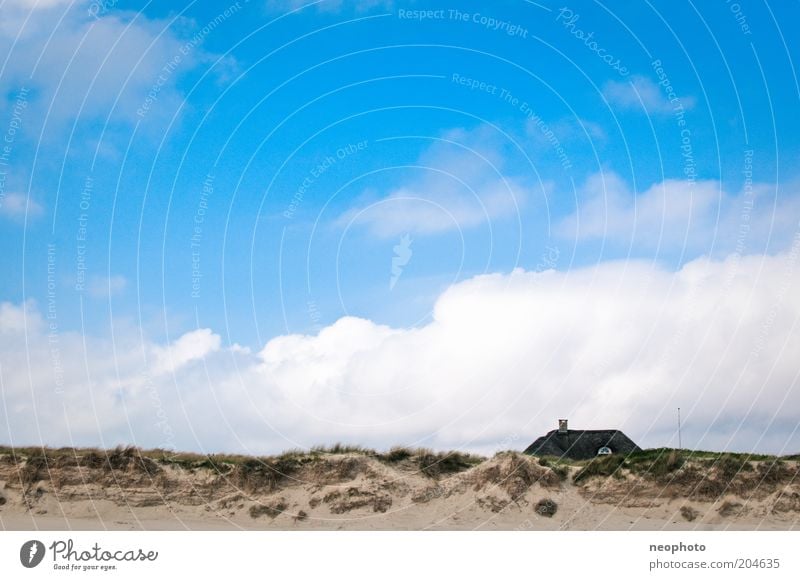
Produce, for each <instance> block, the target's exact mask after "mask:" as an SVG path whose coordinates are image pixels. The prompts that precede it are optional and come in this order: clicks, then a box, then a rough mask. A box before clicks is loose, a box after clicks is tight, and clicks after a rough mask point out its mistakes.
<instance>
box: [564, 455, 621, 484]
mask: <svg viewBox="0 0 800 580" xmlns="http://www.w3.org/2000/svg"><path fill="white" fill-rule="evenodd" d="M624 463H625V456H624V455H604V456H600V457H596V458H595V459H591V460H589V462H588V463H587V464H586V465H584V466H583V467H582V468H581V469H580V471H578V473H576V474H575V475H574V476H573V478H572V481H573V482H575V483H581V482H582V481H584V480H586V479H589V478H590V477H597V476H602V477H608V476H610V475H614V476H619V475H620V470H621V469H622V466H623V464H624Z"/></svg>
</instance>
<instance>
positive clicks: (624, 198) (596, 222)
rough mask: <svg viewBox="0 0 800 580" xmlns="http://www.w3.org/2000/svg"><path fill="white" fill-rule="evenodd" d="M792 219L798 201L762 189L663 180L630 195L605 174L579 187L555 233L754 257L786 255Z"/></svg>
mask: <svg viewBox="0 0 800 580" xmlns="http://www.w3.org/2000/svg"><path fill="white" fill-rule="evenodd" d="M799 215H800V197H798V196H797V195H795V194H791V193H788V192H787V191H785V190H784V188H777V187H775V186H769V185H766V184H755V185H753V186H752V188H750V189H747V190H744V189H743V190H742V191H741V192H738V193H735V194H734V193H729V192H726V191H725V190H724V189H723V187H722V184H720V183H719V182H718V181H696V182H689V181H681V180H675V179H668V180H665V181H663V182H661V183H656V184H653V185H650V186H648V187H647V188H646V189H644V190H643V191H641V192H636V193H635V192H633V191H632V190H631V189H630V187H629V186H628V185H627V184H626V183H625V181H624V180H623V179H622V178H621V177H619V176H618V175H617V174H615V173H613V172H605V173H597V174H594V175H592V176H590V177H589V178H588V179H587V180H586V182H585V183H584V184H583V185H582V187H581V188H580V190H579V192H578V209H577V211H576V212H575V213H573V214H572V215H570V216H567V217H566V218H564V219H563V220H562V221H561V222H560V223H559V224H558V225H557V228H556V232H557V233H558V235H560V236H561V237H564V238H568V239H574V240H578V241H585V240H603V241H606V242H609V243H613V244H618V245H621V246H624V247H628V248H637V249H646V250H648V251H649V250H653V249H665V250H675V249H679V250H680V249H684V250H688V251H689V252H690V253H691V254H697V253H702V252H711V251H712V250H713V251H714V253H715V254H717V255H720V254H721V255H725V254H728V253H731V252H737V253H756V252H763V251H768V250H770V249H772V248H776V247H777V248H785V247H786V246H787V244H788V243H789V242H790V241H791V237H792V235H793V234H794V232H795V231H796V229H797V225H798V224H797V216H799Z"/></svg>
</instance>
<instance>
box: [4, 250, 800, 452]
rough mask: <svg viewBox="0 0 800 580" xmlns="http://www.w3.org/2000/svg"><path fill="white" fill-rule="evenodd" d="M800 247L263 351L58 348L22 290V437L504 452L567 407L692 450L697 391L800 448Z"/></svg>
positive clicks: (14, 368)
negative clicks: (679, 420) (679, 417)
mask: <svg viewBox="0 0 800 580" xmlns="http://www.w3.org/2000/svg"><path fill="white" fill-rule="evenodd" d="M799 254H800V237H798V238H797V239H796V240H795V243H794V245H793V246H792V249H791V251H789V252H785V253H782V254H779V255H776V256H749V257H739V256H732V257H730V258H728V259H725V260H711V259H708V258H703V259H698V260H695V261H692V262H690V263H688V264H686V265H684V266H683V267H682V268H681V269H680V270H678V271H670V270H665V269H663V268H660V267H659V266H657V265H655V264H653V263H649V262H644V261H626V262H618V263H614V262H606V263H602V264H599V265H596V266H593V267H590V268H583V269H576V270H572V271H568V272H558V271H553V270H549V271H544V272H529V271H523V270H515V271H514V272H512V273H510V274H493V275H484V276H478V277H475V278H472V279H470V280H467V281H465V282H462V283H459V284H456V285H454V286H452V287H450V288H449V289H448V290H447V291H445V292H444V293H443V294H442V295H441V296H440V297H439V299H438V300H437V302H436V305H435V310H434V317H433V321H432V322H431V323H429V324H427V325H426V326H423V327H415V328H390V327H387V326H383V325H380V324H377V323H375V322H373V321H370V320H365V319H360V318H355V317H346V318H343V319H341V320H339V321H337V322H335V323H334V324H332V325H330V326H328V327H325V328H324V329H323V330H321V331H320V332H319V333H318V334H315V335H286V336H279V337H277V338H274V339H272V340H270V341H269V342H268V343H267V344H266V345H264V347H263V348H262V349H261V350H260V351H257V352H250V351H248V350H247V349H242V348H241V347H222V346H221V345H220V343H221V339H220V337H219V336H217V335H216V334H214V333H213V332H212V331H210V330H208V329H198V330H195V331H192V332H190V333H187V334H184V335H183V336H182V337H180V338H178V339H177V340H175V341H173V342H172V343H170V344H168V345H159V344H155V343H153V342H152V341H149V340H147V339H145V340H144V341H142V340H140V339H139V338H138V337H130V336H125V335H124V334H121V335H118V336H116V343H111V342H109V341H108V340H100V339H96V338H95V339H92V338H89V339H87V346H86V347H84V346H83V341H84V337H80V336H78V335H72V334H69V333H62V334H61V335H59V337H58V341H57V342H56V343H55V344H56V346H57V351H56V354H57V355H58V356H56V355H54V350H53V349H54V347H53V344H54V343H53V341H52V340H51V339H50V338H49V334H50V331H49V327H48V320H47V319H46V318H45V317H43V316H42V314H41V313H39V311H38V310H37V309H36V308H35V307H34V306H33V305H32V304H30V303H29V304H25V305H21V306H15V305H9V304H4V305H3V306H2V307H1V308H0V364H1V365H2V381H3V383H2V384H3V396H2V404H3V406H4V407H5V412H4V413H3V414H0V416H1V417H3V418H4V419H5V418H6V417H7V418H8V419H7V420H8V421H10V425H9V427H8V429H5V428H4V429H3V432H4V433H9V434H10V435H11V436H12V437H13V441H14V442H16V443H31V442H38V441H40V440H42V441H44V442H46V443H49V444H51V445H63V444H70V443H76V444H78V443H80V444H96V443H105V444H107V445H110V444H116V443H121V442H130V443H136V444H139V445H144V446H159V445H160V446H165V445H172V446H174V447H178V448H183V449H187V448H188V449H200V450H204V451H213V450H223V449H224V450H228V451H246V452H272V451H277V450H280V449H285V448H287V447H295V446H307V445H312V444H315V443H331V442H335V441H350V442H358V443H361V444H365V445H371V446H376V447H388V446H389V445H392V444H396V443H403V444H411V445H414V444H424V445H429V446H434V447H438V448H466V449H472V450H477V451H482V452H487V453H488V452H492V451H494V450H497V449H499V448H508V447H512V448H518V449H519V448H522V447H524V446H525V445H527V444H528V443H529V442H530V441H531V440H532V439H533V438H534V437H536V436H537V435H539V434H541V433H543V432H544V431H547V430H549V429H551V428H553V427H554V423H555V420H556V419H557V418H559V417H568V418H569V419H570V420H571V424H572V425H574V426H575V427H576V428H579V427H582V428H608V427H619V428H622V429H624V430H625V431H626V432H627V433H628V434H629V435H631V436H632V437H633V438H634V439H636V440H637V441H638V442H640V443H641V444H643V445H648V446H654V445H670V444H672V445H674V444H676V440H675V433H674V424H675V408H676V407H678V406H680V407H681V408H682V410H683V412H684V443H685V444H688V445H690V446H692V447H697V448H714V449H736V450H760V451H771V452H789V451H792V452H797V451H798V449H800V434H798V432H797V414H796V410H797V409H798V408H800V385H799V384H798V378H799V374H798V369H797V364H796V362H797V361H796V353H797V352H800V333H798V332H797V325H798V321H799V318H800V269H798V264H797V261H798V257H799ZM20 361H22V362H20ZM54 361H57V362H58V364H56V363H54ZM54 369H58V373H60V374H58V376H60V377H61V379H60V381H56V380H55V379H54V376H55V375H56V373H55V371H54ZM59 384H60V385H62V386H61V387H60V388H59V386H58V385H59Z"/></svg>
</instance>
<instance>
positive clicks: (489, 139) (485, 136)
mask: <svg viewBox="0 0 800 580" xmlns="http://www.w3.org/2000/svg"><path fill="white" fill-rule="evenodd" d="M502 149H503V143H500V142H498V139H497V135H496V133H495V132H494V131H492V130H491V129H490V128H489V127H479V128H477V129H475V130H471V131H468V130H464V129H455V130H452V131H449V132H447V133H445V134H444V135H443V136H442V137H441V138H439V139H436V140H435V141H434V142H433V144H432V145H431V146H430V147H429V148H428V149H427V150H426V151H425V152H423V154H422V155H421V156H420V158H419V160H418V161H417V163H416V164H415V168H414V169H413V174H412V176H411V178H410V179H409V180H408V181H407V182H406V183H404V184H403V185H401V186H399V187H397V188H395V189H393V190H391V191H390V192H389V193H388V194H386V195H384V196H381V197H379V198H378V199H373V200H371V201H370V202H368V203H362V204H361V205H358V206H357V207H354V208H351V209H350V210H348V211H347V212H345V213H344V214H343V215H341V216H340V217H339V219H338V223H339V224H340V225H341V226H345V227H350V226H356V227H365V228H367V229H368V230H369V231H370V232H371V233H372V234H373V235H375V236H378V237H381V238H389V237H395V236H398V235H401V234H406V233H413V234H415V235H431V234H438V233H442V232H446V231H451V230H457V229H463V228H472V227H476V226H479V225H486V226H490V225H491V224H492V222H493V221H494V220H499V219H502V218H506V217H509V216H513V215H515V214H516V213H517V212H518V211H519V209H520V206H521V205H522V204H523V203H524V200H525V193H524V189H523V186H522V184H521V183H520V180H519V179H518V178H515V177H512V176H508V175H505V174H504V173H503V168H504V159H503V156H502V155H501V154H500V153H501V151H502Z"/></svg>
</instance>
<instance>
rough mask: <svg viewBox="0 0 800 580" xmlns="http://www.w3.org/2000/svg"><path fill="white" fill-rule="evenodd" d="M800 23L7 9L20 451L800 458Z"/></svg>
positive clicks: (710, 5) (288, 9)
mask: <svg viewBox="0 0 800 580" xmlns="http://www.w3.org/2000/svg"><path fill="white" fill-rule="evenodd" d="M798 18H800V5H798V4H797V3H786V2H774V3H772V2H767V1H763V0H762V1H755V0H753V1H748V0H741V1H739V2H733V1H728V0H719V1H717V2H704V3H693V2H691V1H688V2H666V1H659V2H652V1H646V2H636V3H624V4H622V3H615V4H611V3H608V4H605V3H601V2H599V1H573V2H568V3H552V2H548V1H542V2H532V1H528V0H509V1H507V2H497V3H491V4H487V3H478V2H458V3H452V4H446V3H438V2H430V3H429V2H423V1H421V0H420V1H413V0H412V1H407V2H403V1H399V0H398V1H389V0H368V1H363V2H352V1H348V0H321V1H317V2H304V1H297V0H249V1H246V0H239V1H236V2H230V3H228V2H227V0H224V1H222V2H215V3H203V2H196V1H195V2H169V3H159V2H126V1H115V0H92V1H91V2H89V1H86V0H0V256H2V260H3V262H2V263H3V268H2V270H3V275H2V276H0V395H1V396H0V442H2V443H6V444H14V445H50V446H66V445H77V446H89V445H91V446H102V447H113V446H115V445H119V444H134V445H139V446H141V447H146V448H152V447H159V448H166V449H179V450H195V451H201V452H208V453H212V452H220V451H228V452H244V453H253V454H262V453H274V452H278V451H281V450H284V449H289V448H307V447H309V446H312V445H316V444H332V443H335V442H345V443H355V444H361V445H366V446H369V447H374V448H379V449H385V448H388V447H390V446H392V445H409V446H425V447H432V448H435V449H454V450H455V449H458V450H466V451H474V452H478V453H484V454H491V453H494V452H496V451H499V450H503V449H523V448H524V447H525V446H527V445H528V444H529V443H530V442H531V441H533V440H534V439H535V438H536V437H538V436H539V435H541V434H543V433H544V432H546V431H548V430H550V429H553V428H555V426H556V420H557V419H558V418H569V420H570V426H571V427H573V428H585V429H600V428H619V429H622V430H624V431H625V432H626V433H627V434H628V435H629V436H630V437H631V438H633V439H634V440H635V441H636V442H638V443H639V444H640V445H642V446H647V447H650V446H653V447H655V446H676V445H677V443H678V440H677V409H678V407H680V408H681V417H682V441H683V444H684V446H686V447H689V448H693V449H716V450H733V451H756V452H770V453H797V452H798V451H800V432H798V426H799V425H800V411H798V410H800V384H799V379H800V368H799V367H798V365H797V361H798V354H800V332H799V329H798V322H799V321H800V292H798V290H800V268H799V267H798V263H797V262H798V255H799V254H800V174H798V171H797V169H796V167H797V162H796V161H797V158H798V153H800V116H798V115H797V110H798V105H800V81H798V76H797V70H796V68H795V62H800V43H798V42H797V36H796V35H795V34H794V33H793V31H792V29H791V28H790V27H789V26H788V25H787V23H792V22H796V21H797V20H798Z"/></svg>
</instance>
